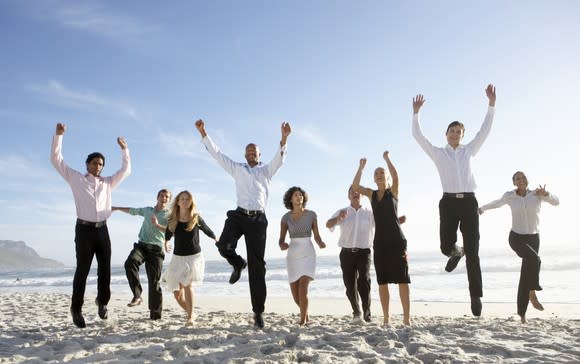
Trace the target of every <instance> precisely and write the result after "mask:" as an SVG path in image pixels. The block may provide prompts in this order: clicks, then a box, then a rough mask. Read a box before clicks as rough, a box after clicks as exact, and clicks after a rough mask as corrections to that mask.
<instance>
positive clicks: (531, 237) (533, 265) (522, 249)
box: [509, 231, 542, 316]
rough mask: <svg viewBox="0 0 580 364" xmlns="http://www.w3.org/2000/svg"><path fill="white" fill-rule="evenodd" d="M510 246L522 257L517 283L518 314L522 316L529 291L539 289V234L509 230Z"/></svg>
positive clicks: (528, 297)
mask: <svg viewBox="0 0 580 364" xmlns="http://www.w3.org/2000/svg"><path fill="white" fill-rule="evenodd" d="M509 242H510V246H511V248H512V249H513V251H514V252H516V254H517V255H518V256H519V257H521V258H522V269H521V271H520V283H519V285H518V315H520V316H523V315H525V314H526V311H527V309H528V303H529V302H530V296H529V295H530V291H532V290H534V291H541V290H542V287H540V265H541V264H542V261H541V260H540V256H539V255H538V251H539V249H540V234H518V233H515V232H513V231H510V236H509Z"/></svg>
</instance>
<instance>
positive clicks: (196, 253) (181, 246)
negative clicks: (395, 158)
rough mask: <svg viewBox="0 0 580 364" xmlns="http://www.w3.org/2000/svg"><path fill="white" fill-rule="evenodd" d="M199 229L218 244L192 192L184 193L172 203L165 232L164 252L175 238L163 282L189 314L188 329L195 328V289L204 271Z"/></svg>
mask: <svg viewBox="0 0 580 364" xmlns="http://www.w3.org/2000/svg"><path fill="white" fill-rule="evenodd" d="M199 230H201V231H203V232H204V233H205V235H207V236H208V237H210V238H212V239H213V240H216V241H217V239H216V236H215V234H214V232H213V231H212V230H211V229H210V228H209V227H208V226H207V224H206V223H205V221H203V219H202V218H201V216H200V215H199V213H198V212H197V209H196V206H195V201H194V200H193V196H192V195H191V193H190V192H189V191H182V192H180V193H179V194H178V195H177V197H175V200H174V201H173V205H172V207H171V212H170V213H169V218H168V224H167V230H165V240H166V241H165V250H166V251H167V252H169V251H170V250H171V247H170V246H169V244H168V243H169V240H171V238H172V237H175V241H174V245H175V246H174V251H173V257H172V258H171V262H170V263H169V266H168V267H167V271H166V272H165V274H164V280H165V282H166V283H167V288H168V289H169V290H172V291H173V295H174V296H175V300H176V301H177V303H178V304H179V305H180V306H181V307H182V308H183V309H184V310H185V312H186V321H185V326H193V307H194V306H193V301H194V297H193V294H194V292H193V286H194V285H200V284H201V282H203V274H204V271H205V260H204V259H203V254H202V252H201V246H200V245H199Z"/></svg>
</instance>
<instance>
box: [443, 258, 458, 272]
mask: <svg viewBox="0 0 580 364" xmlns="http://www.w3.org/2000/svg"><path fill="white" fill-rule="evenodd" d="M460 260H461V256H457V255H454V256H452V257H450V258H449V260H448V261H447V264H446V265H445V271H446V272H453V270H454V269H455V268H457V264H459V261H460Z"/></svg>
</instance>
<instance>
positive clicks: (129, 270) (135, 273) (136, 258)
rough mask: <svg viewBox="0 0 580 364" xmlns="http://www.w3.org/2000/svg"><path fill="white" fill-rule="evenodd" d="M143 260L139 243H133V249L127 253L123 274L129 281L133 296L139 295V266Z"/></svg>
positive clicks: (140, 290)
mask: <svg viewBox="0 0 580 364" xmlns="http://www.w3.org/2000/svg"><path fill="white" fill-rule="evenodd" d="M144 262H145V255H144V252H143V250H142V249H141V248H140V246H139V244H137V243H135V244H134V245H133V250H131V253H129V256H128V257H127V260H126V261H125V275H126V276H127V281H129V287H130V288H131V292H133V297H141V293H142V292H143V288H142V287H141V282H140V280H139V266H140V265H141V264H143V263H144Z"/></svg>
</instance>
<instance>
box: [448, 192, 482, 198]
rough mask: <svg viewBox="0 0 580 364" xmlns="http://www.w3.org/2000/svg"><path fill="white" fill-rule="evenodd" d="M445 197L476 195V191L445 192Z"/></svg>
mask: <svg viewBox="0 0 580 364" xmlns="http://www.w3.org/2000/svg"><path fill="white" fill-rule="evenodd" d="M443 197H451V198H465V197H475V193H473V192H460V193H449V192H443Z"/></svg>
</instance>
